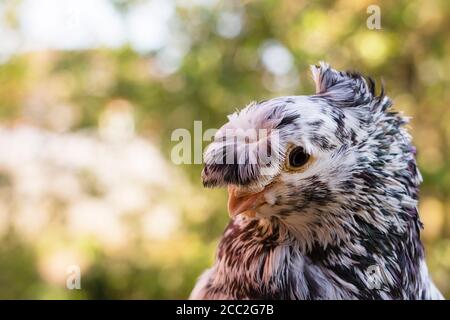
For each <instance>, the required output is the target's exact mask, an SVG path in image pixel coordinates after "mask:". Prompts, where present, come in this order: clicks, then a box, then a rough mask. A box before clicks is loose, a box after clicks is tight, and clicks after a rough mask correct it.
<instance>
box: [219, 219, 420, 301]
mask: <svg viewBox="0 0 450 320" xmlns="http://www.w3.org/2000/svg"><path fill="white" fill-rule="evenodd" d="M369 233H371V234H370V235H369V234H366V233H364V232H363V233H361V234H360V235H359V236H357V237H354V238H353V239H351V240H350V241H341V242H339V243H336V244H334V245H328V246H326V247H324V246H322V245H320V244H317V245H313V246H312V247H310V248H306V247H305V246H304V245H303V244H301V243H300V242H299V241H298V239H296V238H295V236H294V235H293V234H292V233H291V232H290V230H289V228H286V227H285V226H284V225H283V224H282V223H278V222H277V221H276V220H275V221H274V220H270V221H269V220H266V221H265V220H250V221H248V220H238V221H232V222H231V223H230V224H229V226H228V227H227V229H226V231H225V233H224V236H223V238H222V240H221V242H220V244H219V250H218V255H217V261H216V264H215V274H216V276H215V277H214V283H212V286H213V287H217V288H228V290H231V291H230V292H228V293H227V294H228V295H229V296H230V297H233V298H240V299H245V298H262V299H267V298H269V299H270V298H278V299H280V298H281V299H308V298H320V297H327V296H329V293H330V292H332V296H333V297H334V298H353V297H363V298H364V297H366V298H381V296H380V294H384V293H383V292H382V291H373V290H372V289H371V288H370V283H371V282H370V281H372V282H373V284H374V285H376V283H382V282H383V281H388V282H387V283H385V284H384V285H385V286H386V288H388V289H389V290H391V289H392V290H397V291H398V292H396V293H395V292H394V293H393V294H395V295H396V296H401V295H402V293H401V292H400V291H399V289H398V288H399V286H401V283H402V282H403V281H405V279H404V278H403V275H402V274H403V271H402V270H405V268H406V269H408V273H407V274H410V275H414V274H418V273H420V268H421V267H420V263H421V261H423V252H422V246H421V244H420V242H419V243H418V244H417V243H415V244H414V245H413V244H412V243H410V242H411V236H409V237H408V236H407V235H406V234H405V237H402V236H401V235H400V236H399V235H393V236H392V238H389V239H387V238H386V237H390V236H389V235H381V234H374V233H373V230H369ZM408 238H409V239H408ZM414 241H415V240H414ZM411 246H412V247H413V249H411ZM414 250H415V251H414ZM402 262H407V263H406V264H403V265H402ZM383 268H384V269H386V268H389V272H390V277H391V278H390V279H386V278H385V275H384V274H383ZM372 269H373V270H372ZM373 271H375V272H378V273H376V274H375V275H374V277H375V278H374V279H368V278H367V277H370V276H371V275H370V272H373ZM377 277H378V278H377ZM406 281H409V282H410V283H413V284H414V283H416V280H415V279H406ZM414 285H415V284H414ZM233 288H239V289H236V290H234V291H233ZM361 288H363V289H361ZM330 290H331V291H330Z"/></svg>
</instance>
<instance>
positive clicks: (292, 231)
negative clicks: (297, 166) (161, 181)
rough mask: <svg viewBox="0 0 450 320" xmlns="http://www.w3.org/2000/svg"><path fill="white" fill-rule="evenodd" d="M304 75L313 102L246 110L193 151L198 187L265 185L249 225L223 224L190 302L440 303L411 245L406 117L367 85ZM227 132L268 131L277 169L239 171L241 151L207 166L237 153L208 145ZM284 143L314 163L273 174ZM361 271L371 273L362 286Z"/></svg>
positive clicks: (413, 178)
mask: <svg viewBox="0 0 450 320" xmlns="http://www.w3.org/2000/svg"><path fill="white" fill-rule="evenodd" d="M312 74H313V79H314V81H315V85H316V94H314V95H311V96H290V97H279V98H275V99H271V100H268V101H264V102H260V103H252V104H250V105H249V106H247V107H246V108H245V109H243V110H242V111H240V112H237V113H235V114H233V115H232V116H230V117H229V122H228V123H227V124H225V125H224V127H223V128H222V129H221V130H219V132H218V135H217V136H216V139H215V141H214V142H213V143H212V144H211V145H210V146H209V148H208V150H207V152H206V153H205V169H204V172H203V181H204V184H205V186H208V187H216V186H225V185H229V184H232V185H236V186H240V187H243V188H247V189H248V190H251V189H252V188H254V189H258V188H261V187H263V186H266V185H269V184H273V187H272V188H270V192H268V194H267V195H266V199H268V200H270V201H267V202H268V203H267V204H265V205H263V206H262V207H260V208H259V209H258V212H257V216H256V217H255V218H248V217H246V216H243V215H239V216H237V217H236V218H235V219H233V220H231V221H230V223H229V225H228V226H227V228H226V230H225V232H224V235H223V237H222V238H221V240H220V243H219V247H218V251H217V256H216V261H215V263H214V265H213V266H212V268H210V269H208V270H207V271H205V272H204V273H203V275H202V276H201V277H200V278H199V281H198V283H197V285H196V286H195V288H194V290H193V292H192V294H191V298H192V299H440V298H442V295H441V294H440V293H439V291H438V290H437V289H436V287H435V286H434V284H433V282H432V281H431V279H430V276H429V274H428V270H427V266H426V263H425V260H424V249H423V245H422V243H421V241H420V231H421V228H422V224H421V222H420V220H419V214H418V210H417V201H418V187H419V184H420V182H421V176H420V173H419V171H418V169H417V165H416V160H415V149H414V147H413V146H412V144H411V138H410V136H409V134H408V133H407V131H406V129H405V126H404V125H405V124H406V123H407V119H406V118H405V117H403V116H401V115H399V114H398V113H397V112H394V111H392V108H391V100H390V99H389V98H388V97H386V96H385V95H384V92H382V93H381V94H380V95H375V90H374V82H373V81H372V80H370V79H369V80H366V79H365V78H364V77H362V76H361V75H359V74H357V73H350V72H339V71H336V70H333V69H331V68H330V67H329V66H328V65H327V64H325V63H321V64H320V65H319V66H313V67H312ZM229 128H233V129H237V128H241V129H246V128H254V129H258V128H265V129H268V130H269V132H270V130H271V129H272V130H273V132H275V131H277V132H278V133H279V134H278V136H277V139H279V141H278V142H277V145H276V150H275V153H276V154H277V155H278V159H279V161H271V162H270V163H268V164H264V165H263V164H260V163H256V164H255V163H254V164H249V163H248V162H249V161H248V158H249V157H250V156H251V154H252V152H253V151H252V150H251V148H250V149H249V148H247V149H245V148H241V149H239V148H238V149H239V150H241V153H240V154H238V155H237V157H239V158H241V159H243V160H244V161H243V162H241V163H239V164H218V163H217V161H216V160H217V159H218V158H220V157H223V156H224V154H226V152H227V150H229V149H227V148H228V147H230V145H231V146H233V147H236V146H235V145H233V144H236V143H240V142H236V140H233V141H234V142H233V143H228V144H225V145H227V146H224V144H223V143H220V141H221V137H222V135H223V131H224V130H225V129H229ZM271 138H272V136H271V135H270V134H269V136H268V140H269V143H270V139H271ZM247 142H248V141H247ZM292 144H293V145H300V146H302V147H303V148H304V149H305V150H306V151H307V152H308V153H309V154H310V155H311V156H312V157H314V162H313V163H312V164H311V165H309V166H308V168H307V169H306V170H304V171H301V172H295V173H292V172H286V171H285V170H284V169H283V163H284V157H285V154H286V150H287V148H288V146H289V145H292ZM255 152H256V151H255ZM264 166H265V167H270V169H272V171H270V174H262V169H263V167H264ZM269 198H270V199H269ZM371 266H378V267H379V268H380V270H381V272H379V273H377V274H375V275H372V278H370V277H369V276H368V274H367V270H368V269H370V267H371ZM373 277H379V278H380V279H375V280H378V283H380V285H379V286H378V287H377V288H373V286H371V282H370V281H373V280H374V279H373Z"/></svg>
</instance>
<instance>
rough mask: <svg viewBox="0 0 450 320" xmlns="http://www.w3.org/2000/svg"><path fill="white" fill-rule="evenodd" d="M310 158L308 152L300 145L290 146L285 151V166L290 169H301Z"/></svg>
mask: <svg viewBox="0 0 450 320" xmlns="http://www.w3.org/2000/svg"><path fill="white" fill-rule="evenodd" d="M310 160H311V155H310V154H308V153H307V152H306V151H305V149H304V148H303V147H301V146H292V147H291V148H289V149H288V152H287V153H286V168H287V169H288V170H290V171H298V170H303V169H305V167H306V164H308V163H309V162H310Z"/></svg>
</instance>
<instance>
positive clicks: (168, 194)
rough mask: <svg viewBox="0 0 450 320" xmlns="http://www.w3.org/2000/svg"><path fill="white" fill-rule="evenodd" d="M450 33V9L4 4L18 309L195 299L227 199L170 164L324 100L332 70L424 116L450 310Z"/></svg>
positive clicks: (438, 252) (1, 146)
mask: <svg viewBox="0 0 450 320" xmlns="http://www.w3.org/2000/svg"><path fill="white" fill-rule="evenodd" d="M371 4H375V5H378V6H379V7H380V9H381V27H382V29H381V30H369V28H368V27H367V26H366V20H367V18H368V17H369V14H368V13H367V12H366V10H367V7H368V6H369V5H371ZM449 30H450V2H449V1H446V0H431V1H414V0H413V1H411V0H401V1H378V2H374V1H299V0H285V1H269V0H262V1H231V0H227V1H219V0H192V1H188V0H186V1H183V0H179V1H178V0H177V1H175V0H149V1H138V0H135V1H125V0H123V1H120V0H115V1H107V0H89V1H88V0H86V1H75V0H70V1H69V0H67V1H59V0H23V1H19V0H18V1H14V0H10V1H8V0H6V1H5V0H3V1H0V298H37V299H46V298H56V299H66V298H75V299H78V298H125V299H128V298H137V299H141V298H142V299H149V298H150V299H151V298H159V299H167V298H186V297H187V296H188V294H189V292H190V290H191V288H192V287H193V284H194V283H195V280H196V277H197V276H198V275H199V274H200V273H201V271H202V270H203V269H205V268H206V267H208V266H209V265H210V264H211V263H212V261H213V258H214V250H215V246H216V244H217V241H218V238H219V237H220V234H221V232H222V230H223V228H224V227H225V224H226V221H227V213H226V210H225V206H226V205H225V204H226V197H225V191H223V190H205V189H203V188H202V186H201V182H200V179H199V175H200V170H201V166H200V165H180V166H176V165H174V164H173V163H172V162H171V161H170V152H171V148H172V147H173V146H174V145H175V142H172V141H171V138H170V137H171V133H172V131H173V130H174V129H176V128H187V129H189V130H192V128H193V123H194V120H201V121H203V128H204V130H206V129H207V128H217V127H219V126H220V125H221V124H223V123H224V122H225V121H226V115H227V114H229V113H231V112H233V111H234V110H235V109H236V108H240V107H243V106H245V105H246V104H248V103H249V102H250V101H252V100H259V99H265V98H270V97H274V96H278V95H285V94H289V95H294V94H311V93H312V92H313V85H312V83H311V81H310V79H309V78H310V75H309V70H308V66H309V65H310V64H315V63H317V62H318V61H319V60H325V61H328V62H329V63H330V64H331V65H332V66H333V67H335V68H339V69H353V70H360V71H362V72H363V73H365V74H368V75H371V76H373V77H374V78H375V79H377V80H378V81H380V79H384V82H385V86H386V90H387V93H388V95H389V96H390V97H391V98H393V100H394V105H395V106H396V108H397V109H398V110H401V111H404V113H405V114H407V115H409V116H412V117H413V118H412V122H411V125H410V127H411V132H412V135H413V137H414V143H415V144H416V146H417V147H418V161H419V165H420V169H421V172H422V174H423V176H424V183H423V185H422V189H421V201H420V213H421V218H422V220H423V221H424V223H425V230H424V232H423V239H424V241H425V245H426V253H427V261H428V264H429V268H430V270H431V273H432V275H433V278H434V280H435V282H436V284H437V286H438V287H439V288H440V289H441V290H442V291H443V292H444V294H445V295H446V297H448V298H450V125H449V123H450V109H449V105H450V90H449V81H450V55H449V52H450V41H449V39H450V37H449ZM69 265H78V266H79V267H80V268H81V287H82V288H81V290H68V289H67V288H66V279H67V276H68V275H67V267H68V266H69Z"/></svg>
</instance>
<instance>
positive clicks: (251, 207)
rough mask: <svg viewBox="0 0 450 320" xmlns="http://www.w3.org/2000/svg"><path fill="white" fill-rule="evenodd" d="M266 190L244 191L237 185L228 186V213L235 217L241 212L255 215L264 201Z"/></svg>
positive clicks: (250, 215)
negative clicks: (239, 189) (257, 208)
mask: <svg viewBox="0 0 450 320" xmlns="http://www.w3.org/2000/svg"><path fill="white" fill-rule="evenodd" d="M263 193H264V190H262V191H260V192H257V193H242V192H240V191H238V189H237V188H236V187H235V186H232V185H229V186H228V214H229V216H230V218H234V217H236V216H237V215H239V214H241V213H242V214H245V215H246V216H249V217H255V215H256V211H255V209H256V207H258V206H259V205H261V204H262V203H263V202H264V196H263Z"/></svg>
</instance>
